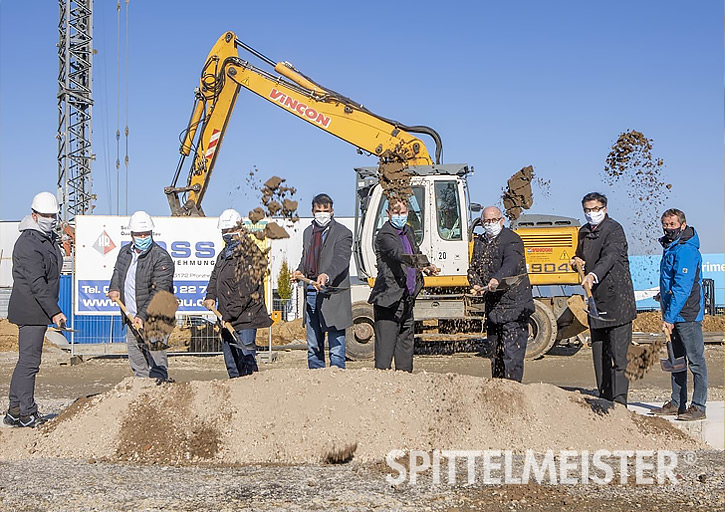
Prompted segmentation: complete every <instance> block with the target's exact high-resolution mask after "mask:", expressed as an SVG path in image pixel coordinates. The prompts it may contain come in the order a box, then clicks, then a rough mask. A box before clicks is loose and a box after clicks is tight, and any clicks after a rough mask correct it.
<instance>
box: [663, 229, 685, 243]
mask: <svg viewBox="0 0 725 512" xmlns="http://www.w3.org/2000/svg"><path fill="white" fill-rule="evenodd" d="M662 231H663V232H664V234H665V238H666V239H667V240H669V241H670V242H674V241H675V240H677V239H678V238H680V235H682V228H662Z"/></svg>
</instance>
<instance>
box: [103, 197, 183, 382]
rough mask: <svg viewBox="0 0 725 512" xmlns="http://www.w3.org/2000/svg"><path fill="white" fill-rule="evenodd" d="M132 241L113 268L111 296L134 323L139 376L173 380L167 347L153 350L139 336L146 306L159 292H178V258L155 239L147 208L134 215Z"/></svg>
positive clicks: (129, 336)
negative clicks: (175, 281) (176, 269)
mask: <svg viewBox="0 0 725 512" xmlns="http://www.w3.org/2000/svg"><path fill="white" fill-rule="evenodd" d="M128 227H129V230H130V231H131V238H132V242H131V243H130V244H127V245H125V246H123V247H121V250H120V251H119V253H118V257H117V258H116V265H115V266H114V268H113V277H111V285H110V286H109V288H108V297H109V298H110V299H111V300H119V299H120V300H121V302H122V303H123V304H124V305H125V306H126V309H127V310H128V312H129V314H130V315H131V316H133V317H134V319H133V322H131V321H130V320H129V319H128V318H124V321H125V322H126V324H127V325H128V328H127V329H126V347H127V350H128V362H129V363H130V364H131V369H132V370H133V373H134V375H135V376H136V377H150V378H152V379H156V380H157V382H159V383H161V382H165V381H168V380H169V373H168V366H169V365H168V358H167V355H166V350H150V349H149V347H148V346H147V345H146V343H145V342H144V340H143V338H142V337H141V336H140V335H139V331H141V330H142V329H143V326H144V322H145V321H146V320H147V318H148V314H147V312H146V309H147V308H148V306H149V303H150V302H151V299H152V298H153V296H154V295H156V293H158V292H160V291H161V290H166V291H168V292H170V293H174V261H173V260H172V259H171V256H170V255H169V253H168V252H166V250H164V248H163V247H161V246H160V245H158V244H157V243H156V242H154V241H153V236H152V235H153V233H152V232H153V228H154V222H153V220H151V216H150V215H149V214H148V213H146V212H144V211H137V212H135V213H134V214H133V215H131V219H130V220H129V223H128Z"/></svg>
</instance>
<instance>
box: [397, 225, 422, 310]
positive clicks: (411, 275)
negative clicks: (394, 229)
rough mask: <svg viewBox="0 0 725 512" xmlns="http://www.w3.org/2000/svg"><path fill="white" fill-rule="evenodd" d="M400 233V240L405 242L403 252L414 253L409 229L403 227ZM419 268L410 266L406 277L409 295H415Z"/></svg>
mask: <svg viewBox="0 0 725 512" xmlns="http://www.w3.org/2000/svg"><path fill="white" fill-rule="evenodd" d="M398 235H400V241H401V242H402V244H403V254H413V248H412V247H411V246H410V240H409V239H408V234H407V229H406V228H403V229H402V230H400V231H398ZM417 272H418V270H417V269H416V268H415V267H408V275H407V277H406V279H405V286H406V287H407V288H408V295H411V296H412V295H413V292H415V275H416V273H417Z"/></svg>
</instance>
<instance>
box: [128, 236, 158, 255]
mask: <svg viewBox="0 0 725 512" xmlns="http://www.w3.org/2000/svg"><path fill="white" fill-rule="evenodd" d="M152 243H153V240H152V239H151V237H150V236H147V237H146V238H137V237H133V246H134V247H135V248H136V249H138V250H139V251H141V252H144V251H145V250H146V249H148V248H149V247H151V244H152Z"/></svg>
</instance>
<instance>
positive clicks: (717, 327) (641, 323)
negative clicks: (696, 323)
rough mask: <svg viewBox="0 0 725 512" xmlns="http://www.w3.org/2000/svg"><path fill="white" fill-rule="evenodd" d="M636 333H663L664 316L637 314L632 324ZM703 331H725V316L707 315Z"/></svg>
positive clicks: (648, 313)
mask: <svg viewBox="0 0 725 512" xmlns="http://www.w3.org/2000/svg"><path fill="white" fill-rule="evenodd" d="M632 330H633V331H634V332H661V331H662V315H661V314H660V312H659V311H645V312H642V313H638V314H637V318H635V319H634V322H632ZM702 330H703V331H704V332H723V331H725V316H712V315H705V317H704V318H703V319H702Z"/></svg>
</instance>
